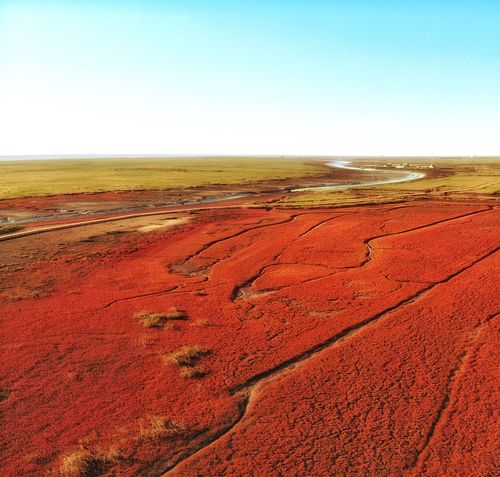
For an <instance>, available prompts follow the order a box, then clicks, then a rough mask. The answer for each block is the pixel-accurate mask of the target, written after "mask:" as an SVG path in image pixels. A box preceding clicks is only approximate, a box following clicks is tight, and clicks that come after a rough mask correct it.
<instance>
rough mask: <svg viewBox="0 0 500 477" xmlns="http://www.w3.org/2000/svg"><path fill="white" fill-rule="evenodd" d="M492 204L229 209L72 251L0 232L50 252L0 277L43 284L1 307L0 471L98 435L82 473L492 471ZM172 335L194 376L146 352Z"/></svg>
mask: <svg viewBox="0 0 500 477" xmlns="http://www.w3.org/2000/svg"><path fill="white" fill-rule="evenodd" d="M498 218H499V216H498V211H497V209H495V208H494V207H493V206H488V205H484V204H483V205H477V204H452V203H449V202H448V203H435V202H430V201H429V202H422V203H408V204H399V205H397V206H394V205H392V206H388V205H384V206H373V207H355V208H339V209H331V210H325V209H321V210H269V211H267V210H262V209H241V210H231V211H210V212H203V213H201V214H198V215H197V216H195V217H194V218H193V219H192V220H191V221H190V222H189V223H188V224H185V225H181V226H178V227H177V228H175V229H171V230H167V231H163V232H154V233H150V234H146V235H144V234H138V233H129V234H123V235H119V236H116V239H115V240H114V241H113V243H112V244H110V243H108V242H105V241H100V240H99V239H97V240H96V241H95V243H90V244H85V247H86V248H85V254H84V255H82V253H81V247H83V244H78V243H76V244H74V245H73V248H64V247H62V248H61V247H60V246H58V245H57V241H58V237H60V236H61V234H63V233H64V232H63V231H59V232H47V233H45V234H41V235H39V236H33V237H25V238H22V239H16V240H15V241H12V243H13V242H16V246H21V247H25V248H26V249H29V247H30V246H34V244H36V242H37V241H38V242H40V241H45V242H44V243H45V244H46V248H53V249H54V252H53V255H51V256H50V259H49V257H48V256H45V255H43V254H42V255H40V256H39V257H36V258H34V259H33V261H32V263H31V264H30V265H29V266H27V267H25V269H24V270H17V271H15V273H14V274H13V275H12V277H11V278H10V282H9V283H11V282H15V283H16V286H19V284H24V283H28V282H29V280H30V279H31V280H32V279H33V278H32V277H39V276H43V277H45V280H50V283H51V289H50V292H48V293H47V294H46V296H41V297H36V298H28V299H23V300H21V301H9V300H8V299H4V300H3V302H2V303H3V304H2V305H1V307H2V316H1V320H2V326H1V334H2V367H1V373H0V379H1V384H0V385H1V388H2V390H3V394H2V396H3V399H2V401H1V402H0V406H1V413H2V421H3V430H2V442H1V444H2V450H3V459H2V462H1V464H0V467H1V469H2V470H1V474H2V475H9V476H10V475H12V476H14V475H43V474H51V473H52V474H56V475H57V472H58V469H59V468H60V466H61V463H62V462H64V457H65V456H68V455H71V453H73V452H76V451H82V450H84V451H85V452H87V453H89V455H94V456H97V457H99V456H102V455H104V454H106V452H107V453H108V454H109V455H111V449H112V450H113V451H115V452H114V454H116V455H115V456H114V457H113V458H111V457H109V458H106V459H105V458H101V457H99V459H100V461H99V460H98V459H97V457H96V459H97V460H96V462H97V463H96V464H95V466H94V468H93V469H91V471H92V472H93V474H92V475H101V474H102V475H160V474H162V473H163V472H166V473H167V475H182V476H183V475H186V476H190V475H193V476H195V475H196V476H201V475H203V476H219V475H235V476H236V475H245V476H246V475H256V476H262V475H276V476H277V475H304V476H311V475H443V476H444V475H484V476H488V475H493V473H494V471H493V469H494V457H495V454H498V449H497V448H495V445H496V443H495V438H494V435H495V427H494V420H493V417H492V416H493V414H494V410H495V407H496V408H498V395H497V394H495V386H494V381H493V379H492V373H493V370H494V367H493V366H494V356H493V353H494V351H495V345H497V344H498V339H495V338H497V336H498V335H495V330H497V327H498V322H497V319H496V318H495V316H496V313H498V309H499V304H500V300H499V297H500V293H499V292H500V290H499V289H498V283H499V280H498V269H499V266H498V265H499V263H498V260H499V257H498V253H497V252H496V250H497V249H496V247H497V245H498V244H497V242H498V236H499V235H498V232H499V231H498V225H499V220H498ZM88 227H91V226H88ZM73 230H76V229H73ZM66 233H67V232H66ZM58 234H59V235H58ZM78 250H80V253H77V251H78ZM37 279H38V278H37ZM7 288H8V287H7V286H6V290H7ZM171 307H176V308H178V309H181V310H183V311H184V312H185V315H186V317H187V318H186V319H183V320H175V321H172V322H169V323H168V324H169V326H165V327H164V328H157V329H155V328H144V327H143V326H142V325H141V323H140V322H139V321H138V319H137V318H136V317H134V314H135V313H137V312H139V311H141V310H148V311H151V312H163V311H165V310H168V309H169V308H171ZM182 346H199V347H201V348H203V350H204V354H203V356H202V357H201V358H200V359H199V361H200V366H202V367H203V373H201V374H203V375H202V376H201V375H200V376H188V377H186V376H185V375H184V376H183V375H182V373H181V372H180V371H181V369H180V368H179V366H176V365H173V364H171V363H169V362H168V361H167V362H165V360H163V359H162V356H163V355H165V354H168V353H172V352H173V351H176V350H178V349H179V348H180V347H182ZM495 404H496V406H495ZM154 422H156V423H158V422H160V425H159V427H158V426H157V427H158V428H157V429H156V430H157V431H158V432H156V431H154V429H152V428H150V427H151V425H152V424H151V423H154ZM462 452H463V453H465V454H466V456H465V457H462V455H461V453H462ZM117 456H118V457H117ZM97 464H99V465H97ZM89 472H90V471H89ZM89 475H90V474H89Z"/></svg>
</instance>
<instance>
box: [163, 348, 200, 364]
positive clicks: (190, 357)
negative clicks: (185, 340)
mask: <svg viewBox="0 0 500 477" xmlns="http://www.w3.org/2000/svg"><path fill="white" fill-rule="evenodd" d="M207 354H209V351H208V349H206V348H204V347H202V346H196V345H195V346H183V347H182V348H179V349H178V350H176V351H172V353H168V354H165V355H163V357H162V359H163V361H164V362H165V363H167V364H175V365H177V366H181V367H182V366H190V367H191V366H196V365H197V364H198V361H199V360H200V359H201V358H202V357H203V356H206V355H207Z"/></svg>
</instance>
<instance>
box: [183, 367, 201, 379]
mask: <svg viewBox="0 0 500 477" xmlns="http://www.w3.org/2000/svg"><path fill="white" fill-rule="evenodd" d="M180 375H181V376H182V377H183V378H186V379H194V378H202V377H203V376H206V375H207V370H206V369H205V368H203V367H201V366H183V367H181V370H180Z"/></svg>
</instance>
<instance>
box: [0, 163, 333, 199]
mask: <svg viewBox="0 0 500 477" xmlns="http://www.w3.org/2000/svg"><path fill="white" fill-rule="evenodd" d="M327 172H329V170H328V169H327V168H325V167H323V166H321V165H320V164H318V163H313V162H311V161H308V160H307V159H295V158H294V159H288V158H209V157H206V158H164V159H163V158H160V159H150V158H144V159H135V158H134V159H81V160H80V159H78V160H76V159H65V160H34V161H9V162H7V161H6V162H0V199H6V198H15V197H35V196H43V195H53V194H68V193H78V192H102V191H116V190H146V189H147V190H152V189H186V188H190V187H197V186H207V185H213V186H216V185H220V184H228V185H231V184H242V183H246V184H248V183H251V182H256V181H261V180H272V179H286V178H295V177H308V176H318V175H321V174H325V173H327Z"/></svg>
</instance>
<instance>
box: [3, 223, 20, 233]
mask: <svg viewBox="0 0 500 477" xmlns="http://www.w3.org/2000/svg"><path fill="white" fill-rule="evenodd" d="M19 230H22V227H20V226H19V225H0V235H4V234H11V233H13V232H17V231H19Z"/></svg>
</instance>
